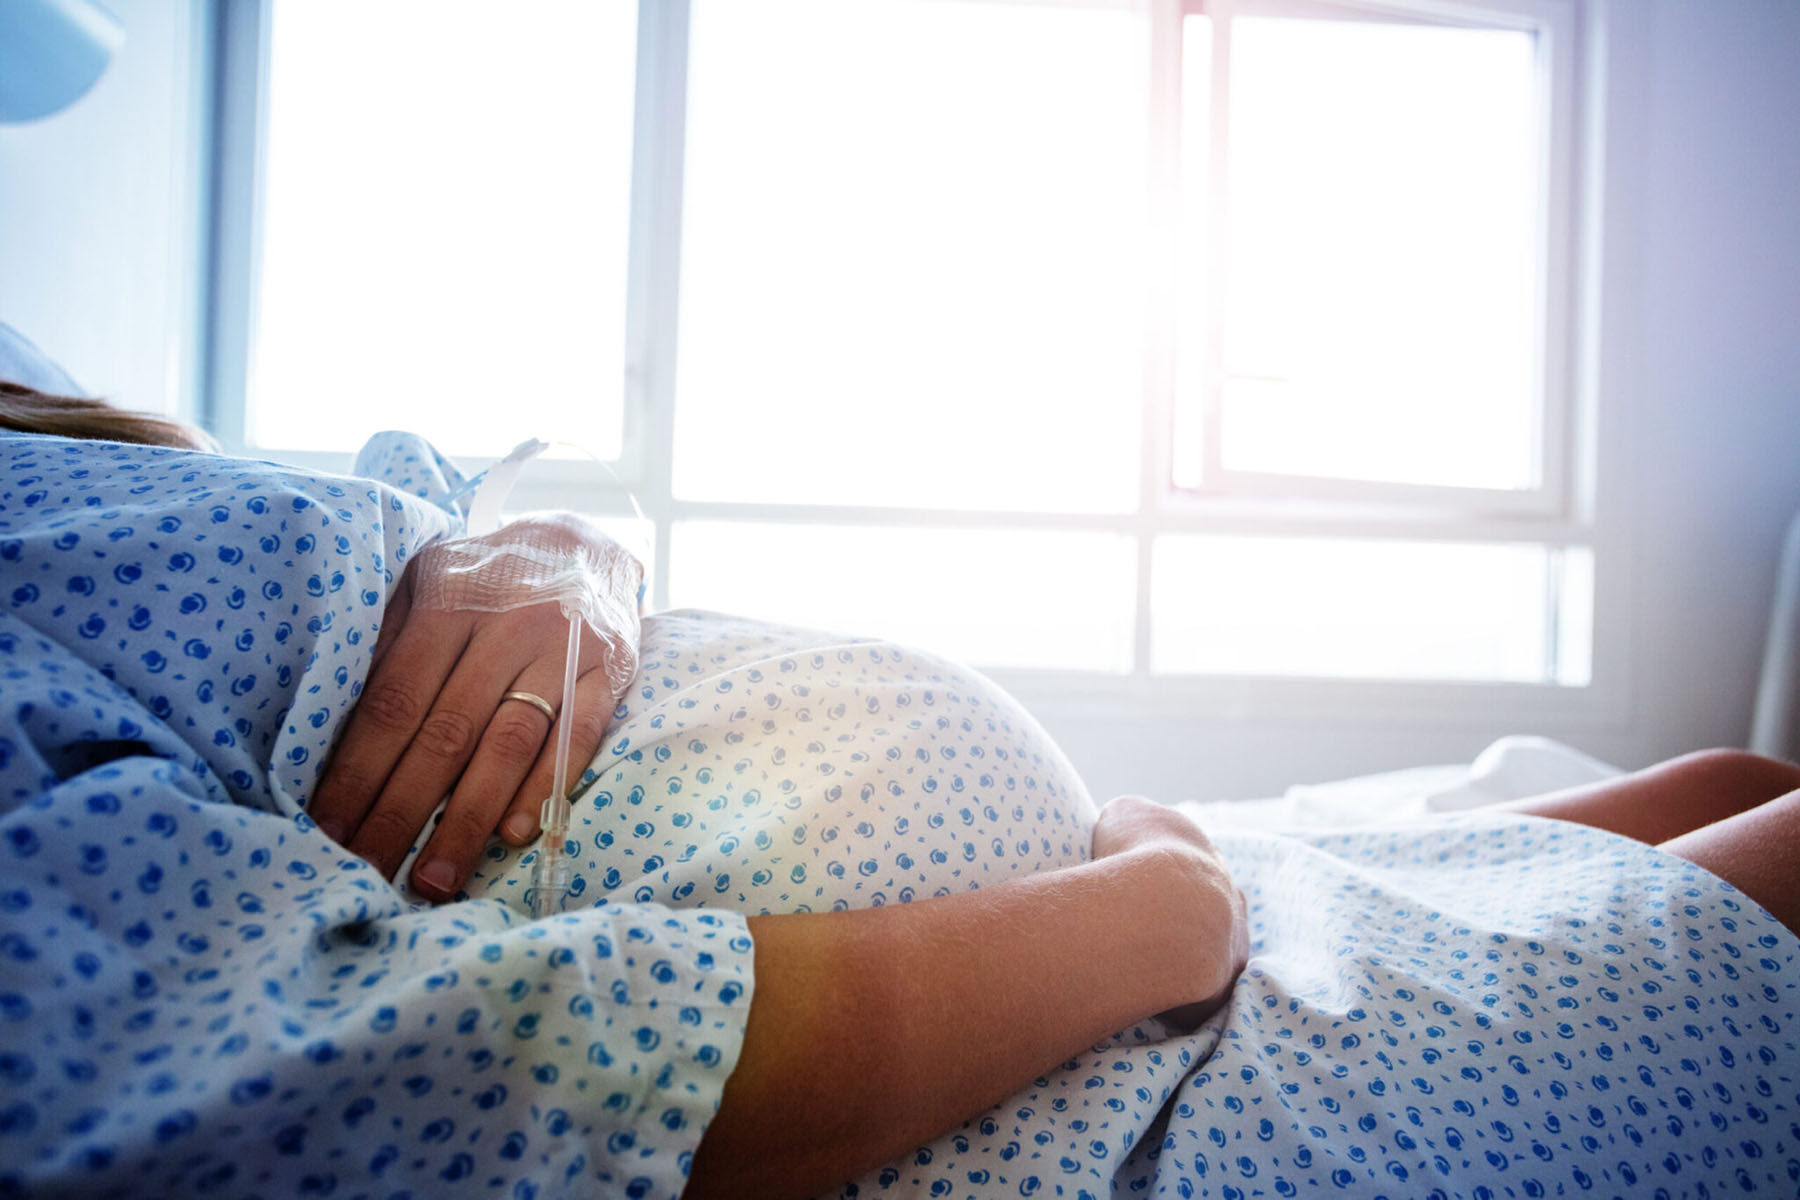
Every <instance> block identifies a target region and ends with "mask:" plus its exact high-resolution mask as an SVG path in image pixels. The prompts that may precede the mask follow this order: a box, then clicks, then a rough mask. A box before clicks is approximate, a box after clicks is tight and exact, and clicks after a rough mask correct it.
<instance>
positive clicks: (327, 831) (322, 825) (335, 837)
mask: <svg viewBox="0 0 1800 1200" xmlns="http://www.w3.org/2000/svg"><path fill="white" fill-rule="evenodd" d="M318 824H319V832H320V833H322V834H324V835H325V836H326V837H328V838H330V839H331V840H332V841H334V842H337V843H338V844H339V845H342V844H343V841H344V827H343V826H342V825H340V824H338V823H337V822H336V821H320V822H319V823H318Z"/></svg>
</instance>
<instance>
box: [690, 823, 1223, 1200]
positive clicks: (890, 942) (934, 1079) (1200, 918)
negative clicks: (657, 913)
mask: <svg viewBox="0 0 1800 1200" xmlns="http://www.w3.org/2000/svg"><path fill="white" fill-rule="evenodd" d="M1094 840H1095V847H1096V853H1097V854H1105V855H1106V857H1102V858H1099V859H1097V860H1096V861H1094V862H1090V863H1087V864H1085V865H1083V866H1080V867H1075V868H1072V869H1070V870H1066V871H1057V872H1054V873H1052V874H1048V875H1040V876H1037V877H1034V878H1031V879H1024V880H1019V881H1017V882H1012V883H1007V884H1004V885H1001V886H999V887H994V888H987V889H983V890H981V891H975V892H967V893H964V894H962V895H958V896H951V897H946V898H943V899H937V900H925V901H919V902H915V903H913V904H907V905H898V906H890V907H886V908H878V909H864V910H858V911H852V912H842V913H829V914H817V915H801V916H773V917H753V918H751V920H750V929H751V932H752V933H753V935H754V936H755V939H756V951H755V954H756V966H755V973H756V991H755V996H754V1001H753V1003H752V1005H751V1009H750V1020H749V1026H748V1030H747V1032H746V1035H745V1040H744V1048H743V1052H742V1055H741V1057H740V1058H739V1060H738V1065H737V1068H736V1070H735V1071H734V1072H733V1074H732V1076H731V1079H730V1081H729V1082H728V1083H727V1085H726V1088H725V1095H724V1100H723V1102H722V1104H721V1106H720V1109H719V1112H718V1115H717V1117H716V1118H715V1119H714V1121H713V1124H712V1125H711V1127H710V1128H709V1129H708V1130H707V1133H706V1137H705V1140H704V1141H702V1143H701V1145H700V1150H699V1152H698V1154H697V1155H696V1157H695V1160H694V1167H693V1173H692V1176H691V1182H690V1184H689V1187H688V1190H687V1192H686V1193H685V1195H686V1196H689V1197H697V1198H705V1197H714V1196H729V1197H734V1198H744V1200H747V1198H749V1197H781V1196H794V1197H804V1196H813V1195H817V1194H818V1193H820V1192H822V1191H824V1190H826V1189H828V1188H830V1187H833V1186H835V1185H837V1184H841V1183H843V1182H844V1181H845V1180H847V1179H850V1178H853V1177H854V1176H856V1175H857V1174H859V1173H861V1172H862V1171H865V1170H868V1169H870V1168H872V1167H875V1166H878V1165H880V1164H881V1163H883V1162H885V1161H887V1160H888V1159H890V1158H893V1157H894V1156H895V1155H898V1154H901V1153H904V1152H906V1151H908V1150H910V1149H912V1148H913V1147H915V1146H918V1145H922V1144H923V1143H925V1142H927V1141H929V1140H931V1139H932V1138H933V1137H936V1136H937V1135H939V1134H941V1133H943V1132H944V1131H945V1130H947V1129H950V1128H952V1127H953V1126H955V1125H956V1124H957V1123H958V1122H960V1121H963V1120H965V1119H967V1118H969V1117H971V1116H974V1115H975V1114H977V1113H980V1112H982V1111H983V1110H985V1109H987V1108H990V1107H992V1106H993V1105H994V1104H996V1103H998V1102H999V1101H1001V1100H1003V1099H1005V1097H1006V1096H1007V1095H1009V1094H1010V1093H1012V1092H1013V1091H1015V1090H1017V1088H1018V1087H1019V1086H1020V1085H1022V1084H1024V1083H1025V1082H1026V1081H1028V1080H1030V1079H1031V1078H1033V1077H1034V1076H1036V1075H1038V1074H1041V1073H1042V1072H1043V1071H1045V1070H1048V1069H1049V1068H1050V1067H1052V1066H1054V1065H1055V1064H1056V1063H1058V1062H1060V1061H1062V1060H1063V1059H1066V1058H1068V1057H1069V1056H1071V1055H1073V1054H1076V1053H1079V1052H1080V1051H1081V1050H1083V1049H1084V1048H1086V1047H1088V1046H1090V1045H1092V1044H1093V1043H1095V1042H1097V1041H1100V1040H1102V1039H1104V1038H1105V1037H1107V1036H1108V1035H1109V1034H1112V1033H1115V1032H1117V1031H1118V1030H1120V1029H1124V1028H1127V1027H1129V1026H1130V1025H1132V1024H1133V1023H1135V1022H1137V1021H1140V1020H1142V1019H1144V1018H1145V1017H1147V1016H1149V1015H1151V1014H1153V1013H1158V1012H1162V1011H1164V1010H1168V1009H1172V1008H1176V1007H1177V1006H1188V1005H1196V1007H1195V1008H1192V1009H1184V1011H1183V1013H1182V1015H1183V1016H1184V1017H1189V1018H1197V1017H1199V1016H1201V1015H1203V1014H1205V1013H1209V1012H1211V1011H1212V1010H1214V1009H1216V1008H1217V1007H1218V1006H1219V1005H1220V1004H1222V1003H1223V1002H1224V999H1225V997H1226V996H1227V994H1228V993H1229V991H1230V988H1231V984H1232V982H1233V980H1235V979H1236V977H1237V974H1238V972H1239V971H1240V970H1242V968H1243V964H1244V959H1245V956H1246V952H1247V937H1246V933H1245V925H1244V911H1243V901H1242V898H1241V897H1240V896H1239V895H1238V893H1237V891H1236V889H1235V888H1234V887H1233V886H1232V884H1231V881H1230V878H1229V877H1228V875H1227V874H1226V872H1225V870H1224V867H1223V865H1222V864H1221V863H1220V862H1219V859H1218V857H1217V855H1216V853H1214V852H1213V850H1212V848H1211V845H1210V843H1208V842H1207V841H1206V839H1205V836H1204V835H1203V834H1201V833H1200V831H1199V829H1198V828H1197V827H1195V826H1194V825H1193V824H1192V823H1191V822H1188V821H1186V819H1185V818H1182V817H1180V816H1179V815H1178V814H1175V813H1173V812H1172V811H1171V810H1167V809H1163V808H1161V807H1160V806H1157V805H1152V804H1149V802H1147V801H1137V800H1131V799H1126V800H1118V801H1114V802H1113V803H1112V804H1110V805H1108V806H1107V808H1106V809H1105V811H1104V812H1103V813H1102V815H1101V820H1100V825H1099V826H1098V827H1097V828H1096V830H1095V835H1094Z"/></svg>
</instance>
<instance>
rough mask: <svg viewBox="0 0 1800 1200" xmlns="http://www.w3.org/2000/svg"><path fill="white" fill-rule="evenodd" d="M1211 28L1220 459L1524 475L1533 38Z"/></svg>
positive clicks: (1533, 347)
mask: <svg viewBox="0 0 1800 1200" xmlns="http://www.w3.org/2000/svg"><path fill="white" fill-rule="evenodd" d="M1231 38H1232V40H1231V87H1230V94H1231V110H1230V129H1229V137H1230V142H1229V151H1228V153H1229V158H1230V165H1229V171H1228V190H1227V217H1226V220H1227V228H1228V232H1227V235H1226V240H1227V242H1228V243H1229V244H1228V249H1227V254H1228V264H1227V270H1228V278H1227V281H1226V287H1227V289H1228V299H1227V302H1226V332H1225V346H1224V356H1225V361H1224V366H1225V374H1226V378H1225V382H1224V391H1223V396H1222V422H1223V429H1222V433H1221V455H1222V460H1223V463H1224V465H1225V466H1226V467H1227V468H1233V469H1241V470H1249V471H1270V472H1283V473H1294V474H1305V475H1322V476H1330V477H1339V478H1352V479H1373V480H1387V481H1393V482H1398V483H1418V484H1445V485H1453V486H1471V487H1489V488H1529V487H1533V486H1535V485H1536V483H1537V480H1538V476H1539V473H1540V468H1539V455H1538V449H1539V428H1540V419H1541V418H1540V414H1541V399H1540V392H1541V388H1540V383H1539V352H1538V337H1539V329H1540V325H1541V313H1540V308H1539V300H1538V293H1539V285H1540V276H1541V263H1542V251H1541V249H1540V245H1541V243H1540V236H1539V206H1540V203H1541V197H1542V194H1543V178H1542V173H1541V169H1540V158H1541V155H1542V153H1543V147H1542V145H1541V141H1540V132H1539V131H1540V124H1539V120H1540V102H1539V90H1538V83H1537V75H1536V65H1535V53H1536V47H1535V41H1534V39H1533V37H1532V36H1531V35H1530V34H1528V33H1524V32H1517V31H1504V30H1480V29H1455V28H1443V27H1433V26H1428V25H1417V24H1384V23H1380V22H1376V21H1358V22H1349V21H1342V22H1340V21H1319V20H1291V19H1269V18H1263V19H1259V18H1242V19H1239V20H1237V21H1235V22H1234V23H1233V25H1232V31H1231ZM1203 67H1204V63H1203V62H1202V63H1193V62H1190V63H1189V64H1188V70H1189V71H1193V70H1196V69H1200V70H1202V73H1201V74H1200V75H1198V76H1197V77H1195V76H1192V75H1190V77H1189V79H1188V83H1187V86H1189V87H1193V86H1205V74H1204V71H1203ZM1203 200H1204V197H1203V195H1201V196H1190V197H1188V198H1187V199H1186V200H1185V201H1184V207H1188V208H1190V209H1191V207H1192V206H1193V205H1195V204H1200V203H1203ZM1202 383H1203V380H1202V377H1201V376H1199V374H1198V373H1197V372H1190V377H1189V378H1186V379H1184V381H1183V399H1184V401H1185V402H1186V404H1185V409H1186V412H1185V414H1184V415H1185V416H1186V418H1187V421H1188V423H1189V424H1188V427H1189V428H1194V427H1195V420H1196V417H1197V411H1196V410H1195V407H1194V406H1195V404H1196V403H1197V401H1198V398H1199V395H1200V392H1199V389H1200V388H1201V386H1202Z"/></svg>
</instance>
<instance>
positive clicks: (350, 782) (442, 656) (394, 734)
mask: <svg viewBox="0 0 1800 1200" xmlns="http://www.w3.org/2000/svg"><path fill="white" fill-rule="evenodd" d="M391 614H392V605H391V604H390V615H389V619H390V620H391V619H392V616H391ZM408 616H409V617H410V619H407V620H405V622H404V627H403V628H401V629H400V631H399V633H398V634H396V635H395V636H394V639H393V641H392V643H391V644H390V646H389V647H388V648H387V649H386V650H385V652H384V653H383V655H382V657H381V661H380V662H379V663H377V664H376V665H375V666H374V667H372V668H371V670H370V672H369V679H368V682H367V683H366V684H364V686H363V690H362V694H361V695H360V696H359V697H358V698H357V702H356V707H355V709H353V710H352V711H351V713H350V720H349V721H348V723H347V724H346V725H345V727H344V733H343V736H342V737H341V738H340V739H339V740H338V744H337V747H336V749H334V750H333V751H332V754H331V760H330V761H329V762H328V763H326V765H325V770H324V773H323V774H321V775H320V777H319V783H318V786H317V787H316V788H315V789H314V790H313V795H312V799H311V801H310V803H309V804H308V805H307V813H308V814H309V815H310V816H311V817H312V819H313V820H314V821H316V822H318V824H319V828H320V829H322V830H323V831H324V832H325V834H326V835H327V836H328V837H330V838H332V839H333V840H334V841H337V842H339V843H342V844H344V845H350V844H351V843H350V839H351V837H352V836H353V835H355V834H357V833H358V832H359V831H360V829H361V826H362V824H363V819H364V817H366V816H367V815H368V814H369V812H370V810H371V809H372V808H373V807H374V805H375V802H376V799H377V797H379V796H380V795H381V794H382V789H383V788H384V787H385V786H386V784H387V782H388V777H389V775H390V774H391V773H392V772H393V769H394V765H395V764H396V763H397V762H399V761H400V757H401V755H402V754H403V753H404V752H405V750H406V748H407V747H408V746H409V745H411V744H412V740H413V736H414V735H415V734H416V733H418V731H419V728H420V726H421V725H422V724H423V723H424V722H425V719H426V716H427V715H428V714H429V712H430V711H431V701H432V698H433V697H434V696H436V695H437V694H438V690H439V687H440V686H441V685H442V683H443V681H444V680H445V679H446V678H448V677H449V675H450V671H451V668H452V667H453V666H454V665H455V664H456V661H457V657H458V656H459V655H460V654H461V653H462V650H463V645H464V643H465V641H466V639H467V636H468V626H469V622H468V621H467V619H466V618H462V617H458V616H457V615H455V614H448V613H417V614H408ZM382 636H383V637H386V636H387V635H386V632H385V631H384V632H383V635H382ZM377 644H378V645H379V642H378V643H377ZM428 811H429V810H428ZM351 848H352V849H354V848H355V847H354V846H352V847H351Z"/></svg>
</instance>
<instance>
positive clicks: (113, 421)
mask: <svg viewBox="0 0 1800 1200" xmlns="http://www.w3.org/2000/svg"><path fill="white" fill-rule="evenodd" d="M0 429H10V430H13V431H14V432H15V433H47V434H52V435H54V436H56V437H68V438H91V439H94V440H96V441H103V442H132V443H135V444H137V445H140V446H173V447H175V448H176V449H177V450H201V451H205V452H207V453H210V454H217V453H219V444H218V443H217V442H215V441H213V439H212V437H211V435H210V434H207V433H206V432H204V431H203V430H199V429H196V428H194V427H193V426H192V425H184V424H182V423H181V422H180V421H171V420H169V419H168V418H167V417H158V416H154V415H152V414H150V413H142V412H129V411H127V410H125V409H122V408H114V407H113V406H112V405H110V404H108V403H107V402H106V401H104V400H90V399H88V398H86V397H83V396H52V395H50V394H49V393H47V392H40V391H38V390H37V389H36V388H28V387H26V386H25V385H24V384H20V383H8V382H6V381H5V380H3V379H0Z"/></svg>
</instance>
